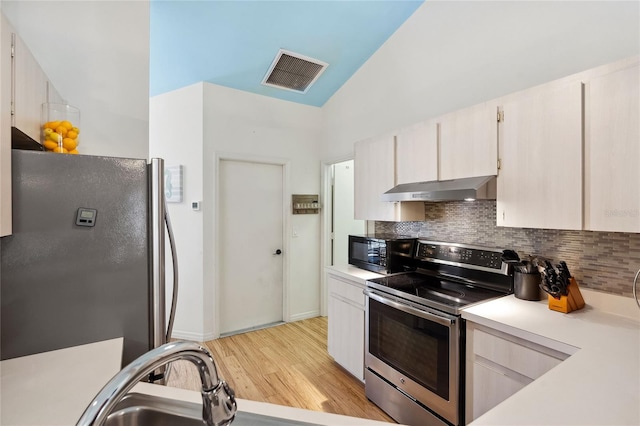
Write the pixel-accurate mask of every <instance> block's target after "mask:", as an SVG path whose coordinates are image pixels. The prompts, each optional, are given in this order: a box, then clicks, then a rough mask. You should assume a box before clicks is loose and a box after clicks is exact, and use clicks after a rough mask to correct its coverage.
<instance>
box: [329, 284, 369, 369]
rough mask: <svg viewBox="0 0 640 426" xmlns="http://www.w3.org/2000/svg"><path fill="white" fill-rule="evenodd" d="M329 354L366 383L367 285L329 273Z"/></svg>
mask: <svg viewBox="0 0 640 426" xmlns="http://www.w3.org/2000/svg"><path fill="white" fill-rule="evenodd" d="M327 286H328V289H329V300H328V317H329V318H328V320H329V327H328V332H327V334H328V336H327V337H328V342H327V349H328V351H329V355H331V356H332V357H333V359H334V360H335V361H336V362H337V363H338V364H340V365H341V366H342V367H344V369H345V370H347V371H348V372H349V373H351V374H353V375H354V376H355V377H356V378H358V379H359V380H361V381H364V315H365V314H364V309H365V296H364V294H363V293H362V291H363V290H364V285H362V284H360V283H358V282H357V281H351V280H348V279H345V278H342V277H338V276H335V275H331V274H330V273H328V274H327Z"/></svg>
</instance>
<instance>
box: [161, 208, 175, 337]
mask: <svg viewBox="0 0 640 426" xmlns="http://www.w3.org/2000/svg"><path fill="white" fill-rule="evenodd" d="M164 207H165V209H164V221H165V223H166V225H167V235H169V247H170V248H171V264H172V266H173V292H172V297H171V311H170V312H169V323H168V324H167V335H166V340H165V342H169V341H170V340H171V333H173V322H174V321H175V318H176V306H177V304H178V253H177V251H176V243H175V238H174V236H173V227H172V226H171V218H170V217H169V211H168V210H167V205H166V201H165V206H164Z"/></svg>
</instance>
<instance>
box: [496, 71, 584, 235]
mask: <svg viewBox="0 0 640 426" xmlns="http://www.w3.org/2000/svg"><path fill="white" fill-rule="evenodd" d="M503 108H504V119H503V121H502V122H501V123H500V135H499V152H500V165H501V166H500V171H499V174H498V182H497V201H496V209H497V224H498V226H514V227H522V228H547V229H576V230H578V229H582V85H581V83H580V82H579V81H575V82H570V83H564V84H557V83H551V84H548V85H545V86H541V87H539V88H535V89H531V90H528V91H526V92H523V93H521V94H517V95H514V96H512V97H511V98H510V100H509V101H507V102H505V104H504V107H503Z"/></svg>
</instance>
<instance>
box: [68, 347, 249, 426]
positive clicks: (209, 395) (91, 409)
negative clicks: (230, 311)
mask: <svg viewBox="0 0 640 426" xmlns="http://www.w3.org/2000/svg"><path fill="white" fill-rule="evenodd" d="M178 360H186V361H190V362H192V363H193V364H194V365H195V366H196V367H197V369H198V372H199V373H200V381H201V383H202V390H201V394H202V420H203V421H204V423H205V424H207V425H209V426H213V425H215V426H223V425H227V424H229V423H231V421H233V418H234V415H235V413H236V410H237V406H236V402H235V397H234V394H233V390H231V388H230V387H229V386H228V385H227V383H226V382H224V381H223V380H220V378H219V377H218V372H217V370H216V365H215V362H214V360H213V358H212V357H211V354H210V353H209V351H208V350H207V349H205V348H204V347H202V346H200V345H198V344H197V343H193V342H173V343H167V344H165V345H162V346H160V347H159V348H156V349H153V350H151V351H149V352H147V353H146V354H144V355H142V356H141V357H139V358H137V359H136V360H135V361H133V362H132V363H131V364H129V365H128V366H126V367H125V368H124V369H122V370H121V371H120V372H119V373H118V374H116V376H114V377H113V379H111V380H110V381H109V383H107V384H106V385H105V386H104V387H103V388H102V390H101V391H100V392H99V393H98V395H96V397H95V398H94V399H93V401H91V403H90V404H89V406H88V407H87V409H86V410H85V412H84V413H83V414H82V416H81V417H80V420H78V423H77V426H89V425H96V426H99V425H104V424H105V422H106V421H107V418H108V416H109V414H111V412H112V411H113V409H114V408H115V407H116V405H117V404H118V403H119V402H120V401H121V400H122V399H123V397H124V395H125V394H126V393H127V392H129V390H131V388H133V387H134V386H135V385H136V384H137V383H138V382H139V381H140V380H141V379H143V378H144V377H145V376H147V375H148V374H149V373H150V372H152V371H154V370H156V369H158V368H159V367H161V366H164V365H166V364H167V363H169V362H173V361H178Z"/></svg>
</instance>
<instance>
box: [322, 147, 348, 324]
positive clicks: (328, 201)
mask: <svg viewBox="0 0 640 426" xmlns="http://www.w3.org/2000/svg"><path fill="white" fill-rule="evenodd" d="M353 159H354V154H353V153H352V154H350V155H346V156H342V157H338V158H333V159H331V160H324V161H322V163H321V176H320V182H321V185H320V197H321V200H322V210H320V212H321V214H322V218H321V220H320V315H322V316H324V317H326V316H327V309H328V308H327V307H328V299H327V298H328V294H327V293H328V290H327V277H326V275H327V274H325V268H326V267H327V266H331V216H332V214H333V199H332V197H331V186H332V184H333V182H332V173H331V167H332V166H333V165H334V164H336V163H342V162H344V161H349V160H353Z"/></svg>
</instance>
